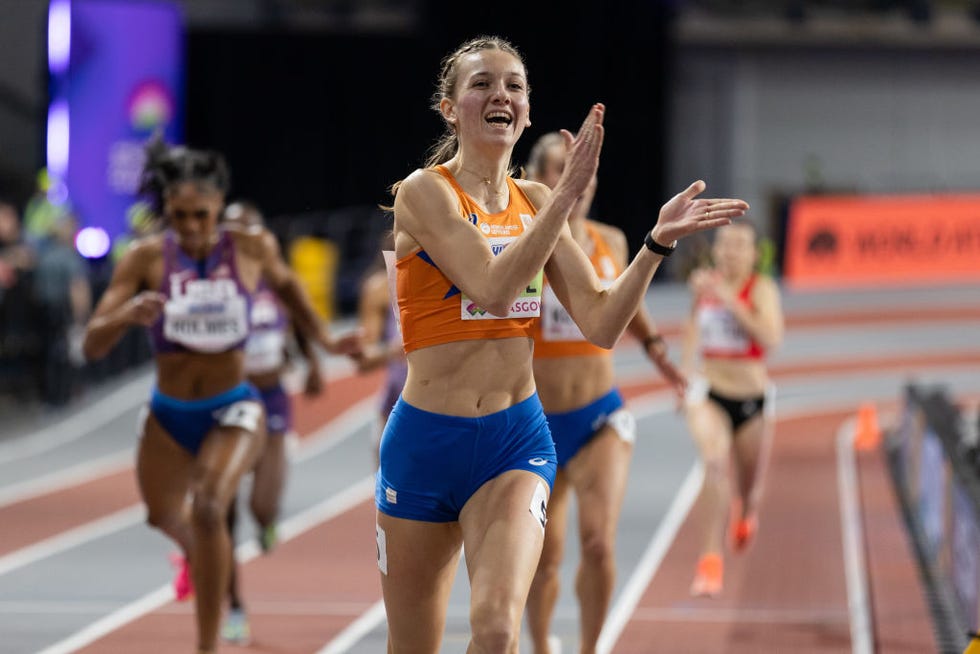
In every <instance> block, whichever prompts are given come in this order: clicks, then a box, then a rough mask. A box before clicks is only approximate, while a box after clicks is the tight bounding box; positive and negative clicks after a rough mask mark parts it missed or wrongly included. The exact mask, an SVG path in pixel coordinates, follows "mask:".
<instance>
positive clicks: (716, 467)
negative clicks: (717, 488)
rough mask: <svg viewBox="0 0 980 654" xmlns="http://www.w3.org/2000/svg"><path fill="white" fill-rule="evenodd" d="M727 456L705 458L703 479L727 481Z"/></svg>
mask: <svg viewBox="0 0 980 654" xmlns="http://www.w3.org/2000/svg"><path fill="white" fill-rule="evenodd" d="M728 466H729V464H728V456H727V455H725V456H718V455H713V456H707V457H705V459H704V474H705V477H707V478H709V479H715V480H724V479H728V474H729V467H728Z"/></svg>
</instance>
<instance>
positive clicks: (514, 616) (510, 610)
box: [470, 600, 521, 654]
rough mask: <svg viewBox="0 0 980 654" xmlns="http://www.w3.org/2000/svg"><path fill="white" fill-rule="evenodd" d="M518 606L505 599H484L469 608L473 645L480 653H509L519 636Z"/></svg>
mask: <svg viewBox="0 0 980 654" xmlns="http://www.w3.org/2000/svg"><path fill="white" fill-rule="evenodd" d="M520 614H521V611H520V607H517V606H514V605H513V603H511V602H506V601H492V600H488V601H484V602H480V603H478V604H477V605H475V606H474V607H473V608H472V609H471V610H470V632H471V634H472V636H471V637H472V641H473V647H474V649H475V651H477V652H480V653H481V654H509V653H510V652H512V651H513V650H514V649H515V647H516V645H517V641H518V638H519V637H520V617H521V615H520Z"/></svg>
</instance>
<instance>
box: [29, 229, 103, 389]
mask: <svg viewBox="0 0 980 654" xmlns="http://www.w3.org/2000/svg"><path fill="white" fill-rule="evenodd" d="M76 228H77V224H76V221H75V217H74V216H73V215H72V214H69V213H66V214H63V215H62V216H61V217H59V218H58V219H57V220H56V221H55V222H54V223H53V224H52V226H51V232H50V238H49V239H48V240H47V241H46V242H45V243H44V245H43V247H41V248H39V250H38V258H37V269H36V272H35V276H34V292H35V297H36V298H37V301H38V302H39V304H40V308H41V316H42V321H43V322H42V328H43V349H44V355H43V370H42V374H41V397H42V399H43V400H44V401H45V402H47V403H48V404H53V405H62V404H65V403H66V402H68V400H69V399H71V390H72V382H73V380H74V378H75V374H74V370H73V368H74V367H76V366H75V365H74V363H75V362H74V361H73V360H72V358H70V352H71V349H70V335H71V333H72V332H73V331H74V332H75V333H81V327H82V326H83V325H84V324H85V321H86V320H87V319H88V314H89V311H90V310H91V306H92V297H91V295H92V294H91V289H90V286H89V281H88V276H87V274H86V270H85V266H84V262H83V260H82V258H81V256H80V255H79V254H78V252H77V251H76V250H75V247H74V239H75V232H76Z"/></svg>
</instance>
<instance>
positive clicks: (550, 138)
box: [524, 132, 565, 179]
mask: <svg viewBox="0 0 980 654" xmlns="http://www.w3.org/2000/svg"><path fill="white" fill-rule="evenodd" d="M556 145H560V146H562V148H564V147H565V139H564V137H562V135H561V133H560V132H548V133H547V134H543V135H542V136H541V137H540V138H538V140H537V141H535V142H534V145H533V146H531V152H530V154H528V156H527V163H526V164H524V169H525V171H526V172H527V174H528V175H530V176H531V177H533V178H534V179H540V178H541V173H542V172H543V171H542V168H543V166H544V155H545V153H546V152H548V150H550V149H551V148H553V147H555V146H556Z"/></svg>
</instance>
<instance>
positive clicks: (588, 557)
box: [582, 530, 615, 566]
mask: <svg viewBox="0 0 980 654" xmlns="http://www.w3.org/2000/svg"><path fill="white" fill-rule="evenodd" d="M614 556H615V546H614V544H613V539H612V537H611V536H610V535H608V534H605V533H602V532H601V531H599V530H595V531H590V532H586V533H585V534H583V535H582V560H583V562H585V563H587V564H591V565H594V566H605V565H608V564H610V563H612V561H613V557H614Z"/></svg>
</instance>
